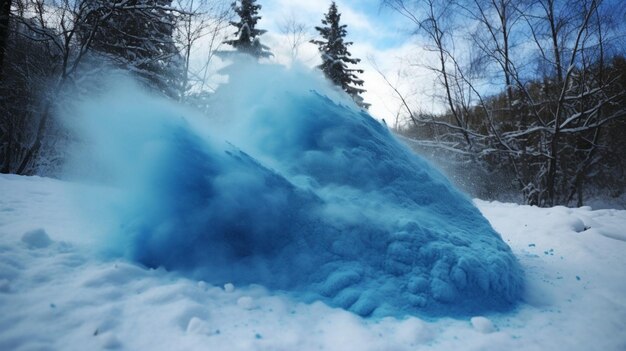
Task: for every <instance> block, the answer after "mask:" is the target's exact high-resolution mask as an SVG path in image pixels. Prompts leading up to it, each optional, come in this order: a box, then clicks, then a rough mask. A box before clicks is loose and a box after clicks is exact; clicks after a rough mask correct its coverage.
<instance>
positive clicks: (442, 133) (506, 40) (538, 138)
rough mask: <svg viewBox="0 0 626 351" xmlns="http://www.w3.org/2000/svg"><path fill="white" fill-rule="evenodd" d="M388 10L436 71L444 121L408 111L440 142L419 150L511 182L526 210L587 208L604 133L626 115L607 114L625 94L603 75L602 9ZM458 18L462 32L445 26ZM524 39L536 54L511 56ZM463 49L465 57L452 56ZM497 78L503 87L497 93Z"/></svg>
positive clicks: (532, 5)
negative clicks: (441, 153)
mask: <svg viewBox="0 0 626 351" xmlns="http://www.w3.org/2000/svg"><path fill="white" fill-rule="evenodd" d="M386 3H387V4H388V5H389V6H391V7H392V8H394V9H395V10H397V11H398V12H400V13H401V14H403V15H404V16H405V17H407V18H408V19H410V20H411V22H413V23H414V24H415V25H416V28H417V30H416V33H418V34H421V35H422V37H423V38H425V39H426V40H427V44H426V49H428V50H430V51H431V52H434V53H435V56H436V58H437V62H438V65H436V66H433V67H431V68H432V71H433V72H434V73H435V74H436V75H437V76H438V77H439V81H440V83H441V91H442V96H443V101H444V103H445V105H446V106H447V110H448V112H447V113H446V114H444V115H443V116H440V117H438V118H432V116H428V115H423V114H419V115H417V116H416V115H415V114H413V113H412V112H410V111H408V113H409V115H410V116H409V117H410V120H411V121H412V122H413V124H415V125H416V126H425V125H430V126H435V127H436V128H435V130H436V131H437V132H436V137H434V140H435V141H436V142H434V143H433V142H432V139H433V137H431V138H430V139H431V140H422V141H418V144H419V145H422V146H428V147H436V148H439V149H441V150H445V151H446V152H448V153H450V152H453V154H454V155H456V156H454V157H456V158H457V159H458V158H459V157H460V158H461V159H466V160H471V163H472V164H473V165H474V167H482V168H483V169H484V171H485V172H487V173H489V172H492V171H495V172H496V173H503V174H505V175H506V174H509V175H511V176H513V178H514V179H515V180H516V182H517V184H518V185H519V189H520V191H521V193H522V195H523V197H524V199H525V201H526V202H528V203H531V204H537V205H542V206H551V205H555V204H566V203H568V202H569V201H571V200H572V199H573V197H574V195H575V194H578V204H579V205H581V204H582V202H583V195H582V192H583V190H582V189H583V184H584V182H585V181H586V179H587V176H586V174H587V173H588V172H589V170H590V168H591V167H592V166H593V165H594V164H597V163H598V162H599V160H600V158H601V153H600V152H599V151H600V150H602V149H606V145H603V143H602V142H603V139H602V138H603V133H602V132H601V128H602V127H603V126H605V125H607V124H609V123H611V122H612V121H614V120H616V119H621V118H624V117H625V115H626V106H621V107H619V108H611V109H608V108H607V106H613V107H615V106H616V103H617V102H618V101H621V100H620V99H622V97H623V94H624V93H623V90H620V89H616V88H615V87H616V77H614V78H613V79H610V78H609V77H608V76H607V75H606V73H605V71H606V68H605V61H606V59H605V54H604V50H603V47H604V45H605V44H606V42H607V40H608V39H607V38H608V36H607V28H604V27H603V26H602V24H603V23H606V22H607V18H605V17H606V16H607V14H606V12H604V17H603V15H602V13H603V12H602V11H601V8H600V6H601V2H600V1H597V0H579V1H576V2H566V1H557V0H537V1H533V2H523V1H513V0H471V1H469V0H468V1H461V2H456V3H448V2H438V1H435V0H422V1H411V2H407V1H403V0H387V1H386ZM459 14H461V15H462V17H461V18H459V19H458V22H457V23H462V24H463V25H462V26H455V24H454V22H452V23H450V22H449V21H450V19H451V18H454V17H455V16H458V15H459ZM468 28H469V30H468ZM462 38H466V39H462ZM525 38H530V39H531V41H530V42H531V43H534V46H535V48H534V49H532V48H530V47H529V46H528V45H526V46H524V47H523V48H522V49H520V50H519V51H517V52H515V53H513V52H514V50H516V48H517V44H518V43H520V42H523V39H525ZM526 41H527V40H526ZM458 47H463V48H464V49H465V51H466V52H461V53H459V52H458V51H457V52H455V48H458ZM472 48H473V50H475V51H474V53H472V51H471V50H470V49H472ZM468 52H469V53H468ZM529 52H531V53H530V54H529ZM532 62H537V63H538V66H539V67H540V79H537V78H536V77H537V75H536V73H534V72H531V69H530V68H529V67H530V65H529V63H532ZM496 77H501V78H502V81H501V82H502V83H501V84H497V83H495V84H494V81H493V79H492V78H496ZM484 82H489V86H491V87H493V86H496V87H497V86H499V87H501V91H503V92H504V93H503V96H502V98H500V97H499V96H498V95H496V96H493V95H491V96H490V95H488V94H486V93H485V89H481V88H480V86H481V84H482V83H484ZM487 91H488V90H487ZM396 92H397V90H396ZM403 104H405V105H406V103H403ZM609 110H610V113H609ZM448 118H449V120H447V119H448ZM477 161H479V162H477Z"/></svg>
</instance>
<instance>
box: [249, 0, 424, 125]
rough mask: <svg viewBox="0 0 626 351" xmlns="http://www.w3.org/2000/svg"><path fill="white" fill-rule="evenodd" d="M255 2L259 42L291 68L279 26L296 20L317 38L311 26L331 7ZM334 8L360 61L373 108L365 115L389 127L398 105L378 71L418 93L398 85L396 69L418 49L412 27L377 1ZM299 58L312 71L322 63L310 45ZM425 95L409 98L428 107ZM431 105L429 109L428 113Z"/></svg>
mask: <svg viewBox="0 0 626 351" xmlns="http://www.w3.org/2000/svg"><path fill="white" fill-rule="evenodd" d="M259 3H260V4H261V5H262V6H263V7H262V9H261V16H263V17H262V19H261V21H260V22H259V27H260V28H263V29H266V30H268V32H267V33H266V34H265V35H264V36H263V37H261V40H262V42H263V41H264V42H265V43H266V44H267V45H268V46H270V47H271V49H272V51H273V53H274V55H276V57H275V59H276V60H277V61H279V62H281V63H284V64H290V61H291V57H290V53H291V50H290V48H289V46H288V45H285V44H286V43H285V42H286V40H285V37H284V35H283V34H282V33H281V31H280V25H281V23H284V21H285V19H287V18H290V17H294V18H295V19H296V21H298V22H301V23H302V24H305V25H306V26H307V27H308V30H309V33H308V36H309V37H311V38H318V35H317V34H318V33H317V31H316V30H315V29H314V27H315V26H320V25H322V23H321V20H322V18H323V17H324V14H325V13H326V12H328V7H329V6H330V1H319V0H263V1H259ZM336 4H337V9H338V11H339V13H340V14H341V23H342V24H345V25H347V32H348V35H347V37H346V40H347V41H351V42H353V43H354V44H353V45H352V46H351V47H350V48H349V51H350V52H351V53H352V56H353V57H355V58H359V59H361V62H360V63H359V64H358V65H357V66H356V68H360V69H363V70H364V73H363V74H361V79H363V80H364V81H365V84H364V88H365V89H366V90H367V91H366V92H365V93H364V94H363V96H364V98H365V101H366V102H368V103H370V104H371V106H370V109H369V112H370V114H372V115H373V116H374V117H375V118H377V119H379V120H381V119H385V120H386V122H387V123H389V124H393V123H394V121H395V119H396V117H397V114H398V110H399V109H400V108H401V107H400V105H401V104H400V101H399V99H398V98H397V96H395V93H394V92H393V90H392V89H391V88H390V87H389V85H388V84H387V83H386V82H385V80H384V79H383V77H382V76H381V75H380V73H378V72H377V71H378V70H380V71H381V72H382V73H383V74H385V76H386V77H387V78H388V79H389V80H390V81H391V82H392V83H393V84H394V85H395V84H396V83H398V84H399V85H400V90H401V91H403V92H406V93H407V94H408V91H415V90H416V89H413V88H409V87H403V86H401V85H402V83H401V82H399V81H400V80H399V79H398V74H399V73H402V72H399V68H400V67H405V66H406V64H405V63H406V62H407V61H409V60H411V59H412V57H414V56H416V55H419V52H420V51H421V49H420V47H419V46H418V45H415V42H414V39H413V37H412V36H411V35H410V33H411V23H409V21H407V20H406V19H405V18H404V17H403V16H401V15H400V14H398V13H396V12H395V11H393V10H392V9H390V8H388V7H384V6H381V1H380V0H338V1H336ZM299 59H300V61H301V62H302V63H304V64H306V65H308V66H311V67H313V66H315V65H318V64H319V63H320V62H321V61H320V58H319V53H318V51H317V47H316V46H315V45H313V44H309V43H306V44H304V45H303V46H302V47H301V49H300V53H299ZM412 73H413V74H415V72H412ZM422 74H423V75H424V76H425V78H426V79H424V80H425V81H428V82H429V84H426V86H427V87H431V88H432V82H433V81H434V76H432V74H430V72H427V71H426V70H423V72H422ZM417 91H420V89H417ZM424 93H426V92H425V91H424ZM427 95H430V94H417V95H414V96H413V97H412V98H413V99H416V100H419V101H416V102H417V104H419V105H423V104H432V102H429V98H428V97H427ZM418 96H419V98H418ZM430 100H432V99H430ZM431 107H432V106H428V108H429V109H430V108H431Z"/></svg>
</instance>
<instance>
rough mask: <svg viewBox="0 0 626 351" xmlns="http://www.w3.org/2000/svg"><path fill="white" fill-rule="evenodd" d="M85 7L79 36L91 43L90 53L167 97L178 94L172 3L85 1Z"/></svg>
mask: <svg viewBox="0 0 626 351" xmlns="http://www.w3.org/2000/svg"><path fill="white" fill-rule="evenodd" d="M84 4H85V5H84V6H85V7H86V11H87V13H88V15H87V16H86V19H85V23H84V24H83V26H82V30H81V32H80V33H79V34H80V35H81V36H82V37H83V40H91V45H90V47H91V50H92V51H93V52H97V53H99V54H102V55H104V56H105V57H107V58H108V59H110V61H112V62H113V63H115V64H116V65H118V66H120V67H123V68H125V69H127V70H129V71H130V72H133V73H134V74H136V75H137V76H138V77H139V78H140V79H142V80H144V81H145V82H146V83H148V85H149V86H150V87H152V88H155V89H156V90H158V91H161V92H162V93H164V94H166V95H168V96H171V97H175V96H177V95H178V94H179V89H177V87H178V86H179V85H180V84H181V82H180V80H181V79H180V78H181V67H182V58H181V56H180V54H179V52H178V49H177V48H176V45H175V43H174V38H173V33H174V29H175V25H176V19H177V18H176V14H175V9H174V8H173V7H171V5H172V0H85V1H84ZM101 18H106V20H105V21H102V20H101ZM91 36H93V37H91Z"/></svg>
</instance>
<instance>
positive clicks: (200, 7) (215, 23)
mask: <svg viewBox="0 0 626 351" xmlns="http://www.w3.org/2000/svg"><path fill="white" fill-rule="evenodd" d="M177 7H179V8H180V9H182V10H183V11H184V12H185V15H184V16H183V18H182V19H181V21H180V23H179V26H178V28H177V33H176V41H177V45H178V46H179V48H180V52H181V55H182V57H183V69H182V74H183V78H182V83H181V86H180V94H179V95H180V99H181V101H185V100H186V99H187V97H188V95H189V93H190V91H191V90H192V89H193V88H194V87H195V88H197V90H198V91H202V90H204V87H205V86H206V84H207V80H208V79H209V73H210V67H211V63H212V60H213V58H214V56H215V53H216V52H217V51H218V50H219V47H220V45H221V44H222V42H223V39H224V38H225V33H224V30H225V29H226V28H228V21H229V20H230V19H231V17H232V11H231V7H230V6H228V5H227V4H226V2H224V1H221V0H177ZM199 48H200V49H203V51H205V55H206V56H205V58H204V62H203V64H202V65H201V67H200V68H199V69H195V70H194V69H192V67H191V60H192V55H193V53H194V50H198V49H199ZM196 94H197V92H196Z"/></svg>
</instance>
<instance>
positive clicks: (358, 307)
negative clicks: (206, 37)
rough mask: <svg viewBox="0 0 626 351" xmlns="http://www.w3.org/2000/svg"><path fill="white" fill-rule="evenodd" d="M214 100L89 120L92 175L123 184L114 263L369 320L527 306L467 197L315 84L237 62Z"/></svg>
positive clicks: (509, 259)
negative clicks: (253, 288)
mask: <svg viewBox="0 0 626 351" xmlns="http://www.w3.org/2000/svg"><path fill="white" fill-rule="evenodd" d="M254 82H256V83H254ZM211 103H212V107H211V113H210V114H209V116H197V115H196V114H195V113H194V112H192V111H189V110H187V109H184V108H182V107H179V106H175V105H173V104H170V103H166V102H163V101H161V100H159V99H158V98H153V97H149V96H148V95H147V94H145V93H142V92H140V91H137V89H136V88H132V87H126V88H123V89H118V92H117V93H115V94H112V96H109V97H104V98H99V99H95V100H93V101H91V102H86V103H84V104H83V106H81V108H80V109H79V112H78V114H79V115H80V116H81V119H80V121H81V122H80V123H77V124H78V126H77V127H76V128H78V129H79V130H80V131H81V132H82V135H83V137H84V140H86V141H87V142H88V143H91V145H92V147H91V149H89V152H85V153H86V154H88V158H89V160H88V163H90V164H91V165H92V166H90V167H91V168H93V169H97V170H98V171H97V174H98V177H99V178H102V179H104V180H105V181H106V182H107V184H109V185H111V186H114V187H115V188H117V189H120V191H119V192H116V193H115V194H111V196H110V198H109V199H103V198H100V199H98V201H101V202H103V203H104V204H103V205H102V207H103V210H102V211H101V212H100V213H99V215H100V216H109V217H110V218H109V220H108V221H107V222H108V223H113V224H112V226H111V228H110V231H109V232H110V233H111V234H110V235H108V236H107V237H106V238H105V242H106V248H107V249H108V252H109V253H110V254H111V255H116V256H120V255H121V256H124V257H126V258H128V259H131V260H134V261H136V262H138V263H141V264H143V265H145V266H147V267H155V268H156V267H164V268H166V269H168V270H173V271H178V272H181V273H183V274H185V275H187V276H189V277H191V278H194V279H202V280H205V281H208V282H211V283H214V284H220V285H221V284H223V283H226V282H232V283H235V284H236V285H242V284H252V283H254V284H261V285H263V286H266V287H268V288H270V289H275V290H277V291H286V292H288V293H289V294H291V295H292V296H294V297H295V298H298V299H302V300H303V301H307V302H309V301H315V300H322V301H324V302H326V303H327V304H329V305H331V306H336V307H341V308H344V309H346V310H349V311H352V312H354V313H357V314H359V315H361V316H374V317H382V316H396V317H402V316H405V315H419V316H425V317H437V316H452V317H456V316H470V315H476V314H480V313H485V312H490V311H503V310H507V309H510V308H512V307H513V306H514V305H515V303H516V302H517V301H518V299H519V297H520V294H521V292H522V289H523V272H522V270H521V268H520V265H519V263H518V261H517V260H516V258H515V257H514V255H513V254H512V252H511V250H510V248H509V247H508V246H507V245H506V244H505V243H504V242H503V240H502V239H501V237H500V236H499V235H498V233H496V232H495V231H494V229H493V228H492V227H491V226H490V224H489V222H488V221H487V220H486V219H485V218H484V217H483V216H482V215H481V213H480V212H479V211H478V209H477V208H476V207H475V206H474V205H473V204H472V202H471V200H470V199H469V198H468V197H467V196H466V195H464V194H462V193H461V192H460V191H459V190H457V189H456V188H455V187H454V186H452V185H451V183H450V182H449V180H448V179H446V177H445V176H443V175H442V174H441V173H440V172H439V171H438V170H436V169H435V168H434V167H433V166H432V165H431V164H429V163H428V162H426V161H425V160H424V159H422V158H421V157H419V156H417V155H415V154H414V153H413V152H411V151H410V150H409V149H408V148H407V147H406V146H405V145H403V144H402V143H401V142H399V141H398V139H397V138H395V137H394V136H393V135H392V133H391V132H390V131H389V130H388V129H387V128H386V127H385V126H384V125H382V124H381V123H379V122H378V121H376V120H374V119H373V118H372V117H370V116H369V115H368V114H367V113H366V112H363V111H361V110H359V109H358V108H357V107H355V106H354V105H353V104H352V103H351V102H350V101H349V99H347V98H346V97H345V96H343V95H342V94H341V93H339V92H337V91H336V90H334V89H333V88H332V87H330V86H329V85H328V84H327V83H326V82H325V81H324V80H323V79H322V78H320V77H319V74H318V73H315V72H313V73H311V72H309V71H308V70H305V69H291V70H288V69H286V68H281V67H277V66H272V65H261V66H257V65H248V66H246V65H243V64H242V66H241V67H239V69H238V70H234V71H232V72H230V77H229V83H228V84H224V85H223V86H221V87H220V88H219V89H218V91H217V92H216V93H215V94H214V96H213V99H212V102H211ZM81 147H84V145H82V146H81ZM81 157H82V158H83V159H84V158H85V155H82V156H77V159H78V160H80V159H81ZM73 164H74V165H77V164H83V166H84V163H81V162H78V161H75V162H73ZM78 173H80V172H78ZM83 173H84V170H83Z"/></svg>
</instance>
